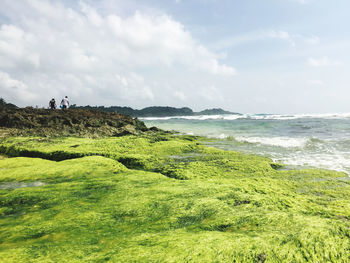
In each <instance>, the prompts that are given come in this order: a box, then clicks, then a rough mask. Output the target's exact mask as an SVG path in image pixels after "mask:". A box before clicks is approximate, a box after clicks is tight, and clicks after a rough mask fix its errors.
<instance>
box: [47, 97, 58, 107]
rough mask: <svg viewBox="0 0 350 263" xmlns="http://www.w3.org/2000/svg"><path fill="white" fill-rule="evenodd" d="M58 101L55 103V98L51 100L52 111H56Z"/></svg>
mask: <svg viewBox="0 0 350 263" xmlns="http://www.w3.org/2000/svg"><path fill="white" fill-rule="evenodd" d="M56 107H57V106H56V101H55V99H54V98H52V99H51V100H50V102H49V108H50V109H51V110H55V109H56Z"/></svg>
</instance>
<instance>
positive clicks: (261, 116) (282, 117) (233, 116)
mask: <svg viewBox="0 0 350 263" xmlns="http://www.w3.org/2000/svg"><path fill="white" fill-rule="evenodd" d="M140 119H142V120H146V121H155V120H164V121H166V120H171V119H183V120H202V121H205V120H244V119H251V120H295V119H350V113H326V114H295V115H283V114H223V115H198V116H171V117H145V118H140Z"/></svg>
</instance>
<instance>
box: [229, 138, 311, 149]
mask: <svg viewBox="0 0 350 263" xmlns="http://www.w3.org/2000/svg"><path fill="white" fill-rule="evenodd" d="M235 140H236V141H238V142H247V143H254V144H263V145H269V146H278V147H283V148H303V147H305V145H306V144H307V143H308V141H309V139H308V138H290V137H235Z"/></svg>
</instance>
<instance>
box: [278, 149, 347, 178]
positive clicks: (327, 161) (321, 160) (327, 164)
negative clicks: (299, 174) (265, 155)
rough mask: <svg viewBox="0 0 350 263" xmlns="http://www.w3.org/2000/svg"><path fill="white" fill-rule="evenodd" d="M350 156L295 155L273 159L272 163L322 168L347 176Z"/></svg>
mask: <svg viewBox="0 0 350 263" xmlns="http://www.w3.org/2000/svg"><path fill="white" fill-rule="evenodd" d="M349 159H350V154H348V155H344V154H342V153H332V154H324V153H321V154H310V153H309V154H301V155H300V154H295V155H289V156H286V155H285V156H283V157H282V156H280V157H279V158H273V160H274V161H278V162H282V163H286V164H288V165H296V166H309V167H317V168H324V169H329V170H335V171H340V172H345V173H347V174H348V175H349V171H350V162H349Z"/></svg>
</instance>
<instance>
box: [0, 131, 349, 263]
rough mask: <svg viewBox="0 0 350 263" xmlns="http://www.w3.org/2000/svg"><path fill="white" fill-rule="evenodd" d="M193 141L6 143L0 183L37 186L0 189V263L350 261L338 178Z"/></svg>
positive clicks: (344, 191) (343, 187) (345, 204)
mask: <svg viewBox="0 0 350 263" xmlns="http://www.w3.org/2000/svg"><path fill="white" fill-rule="evenodd" d="M201 140H202V139H201V138H194V137H190V136H174V135H145V136H125V137H118V138H99V139H87V138H72V137H63V138H39V137H35V138H34V137H16V138H7V139H3V140H2V142H1V144H0V151H1V152H2V153H4V154H6V155H7V156H11V157H13V158H5V159H2V160H0V184H1V183H2V184H4V183H30V182H37V181H40V182H42V183H43V184H42V185H41V186H38V187H23V188H11V189H0V244H1V245H0V259H1V261H2V262H57V260H59V261H60V262H81V261H83V262H84V261H85V262H102V261H111V262H348V261H349V260H350V202H349V196H350V181H349V180H346V179H344V178H346V177H345V175H344V174H343V173H338V172H333V171H326V170H279V169H278V168H279V166H280V165H278V164H275V163H273V162H272V161H271V160H270V159H268V158H264V157H260V156H254V155H247V154H241V153H237V152H230V151H222V150H218V149H215V148H209V147H205V146H203V145H202V143H201ZM16 156H27V157H16ZM38 157H40V158H38ZM57 161H58V162H57Z"/></svg>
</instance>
